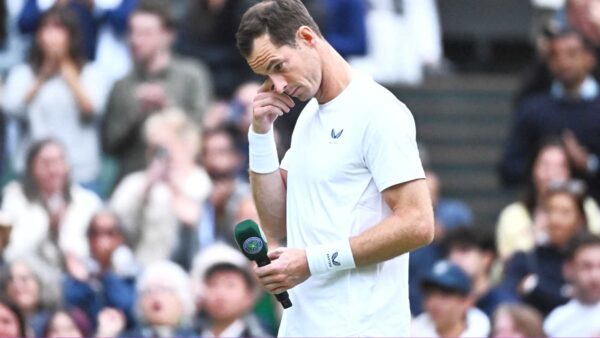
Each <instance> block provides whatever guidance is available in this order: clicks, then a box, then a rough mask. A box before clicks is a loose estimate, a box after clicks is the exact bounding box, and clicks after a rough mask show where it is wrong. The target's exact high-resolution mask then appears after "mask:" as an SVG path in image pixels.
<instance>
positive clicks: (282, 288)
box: [264, 283, 289, 294]
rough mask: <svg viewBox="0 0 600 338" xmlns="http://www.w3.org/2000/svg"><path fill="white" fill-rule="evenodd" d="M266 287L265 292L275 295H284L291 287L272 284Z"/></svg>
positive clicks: (282, 284)
mask: <svg viewBox="0 0 600 338" xmlns="http://www.w3.org/2000/svg"><path fill="white" fill-rule="evenodd" d="M264 287H265V290H267V291H269V292H270V293H273V294H277V293H282V292H284V291H286V290H288V289H289V287H288V286H287V285H285V284H284V283H271V284H267V285H265V286H264Z"/></svg>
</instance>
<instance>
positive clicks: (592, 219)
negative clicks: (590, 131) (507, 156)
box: [496, 139, 600, 260]
mask: <svg viewBox="0 0 600 338" xmlns="http://www.w3.org/2000/svg"><path fill="white" fill-rule="evenodd" d="M530 163H531V164H530V165H529V166H528V167H529V168H531V169H530V170H528V172H529V173H530V174H529V175H528V177H529V179H528V181H529V182H528V184H527V187H526V191H525V194H524V196H523V197H524V198H523V199H522V200H521V201H519V202H514V203H511V204H510V205H508V206H506V207H505V208H504V209H503V210H502V211H501V212H500V216H499V218H498V224H497V226H496V240H497V245H498V251H499V254H500V257H501V258H502V259H503V260H506V259H507V258H508V257H510V256H511V255H512V254H513V253H515V252H516V251H529V250H531V249H532V248H533V246H534V244H535V242H536V240H544V239H545V238H546V237H547V235H546V232H545V228H546V223H547V220H546V216H545V213H544V212H543V211H542V205H541V204H542V201H543V197H544V195H545V194H546V192H547V190H548V186H549V185H550V184H552V183H560V182H566V181H567V180H569V179H570V178H571V167H570V165H569V159H568V155H567V150H566V149H565V147H564V145H563V144H562V142H560V140H558V139H554V140H552V139H550V140H547V141H545V142H544V143H543V144H542V145H541V147H540V148H539V150H538V152H537V154H536V155H535V156H534V157H533V160H532V161H530ZM584 209H585V215H586V218H587V220H588V223H587V225H588V229H589V230H590V231H591V232H593V233H599V232H600V209H599V208H598V205H597V203H596V201H594V199H593V198H591V197H587V196H586V198H585V200H584Z"/></svg>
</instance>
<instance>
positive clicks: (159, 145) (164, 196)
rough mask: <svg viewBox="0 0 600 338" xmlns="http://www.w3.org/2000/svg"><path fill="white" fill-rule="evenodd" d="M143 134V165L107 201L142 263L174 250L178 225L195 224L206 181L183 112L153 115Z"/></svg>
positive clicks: (193, 130) (193, 131) (194, 132)
mask: <svg viewBox="0 0 600 338" xmlns="http://www.w3.org/2000/svg"><path fill="white" fill-rule="evenodd" d="M144 132H145V137H146V141H147V144H148V147H147V149H148V152H147V154H148V163H149V164H148V167H147V168H146V170H144V171H139V172H135V173H132V174H129V175H128V176H126V177H125V178H124V179H123V181H122V182H121V183H120V184H119V185H118V186H117V188H116V189H115V192H114V194H113V196H112V198H111V200H110V205H111V207H112V208H113V210H114V211H115V212H116V213H117V215H119V217H120V218H121V220H122V221H123V226H124V228H125V231H126V232H127V234H128V237H129V238H130V239H131V241H132V247H133V250H134V252H135V255H136V257H137V259H138V260H139V261H140V262H141V263H142V264H143V265H146V264H148V263H150V262H153V261H157V260H163V259H168V258H169V257H170V256H171V255H172V254H174V250H175V249H176V248H177V246H178V234H179V232H180V227H189V228H192V229H193V228H196V226H197V224H198V222H199V221H200V217H201V216H202V205H203V204H204V202H205V201H206V199H207V198H208V197H209V194H210V192H211V182H210V178H209V177H208V175H207V174H206V172H205V171H204V169H203V168H202V167H200V166H199V165H197V164H196V163H195V159H196V156H197V154H198V151H199V147H200V144H199V140H200V131H199V129H198V127H196V125H195V124H194V123H193V122H192V121H191V120H190V118H188V117H187V116H186V115H185V114H184V113H183V112H181V111H179V110H177V109H174V108H170V109H166V110H164V111H162V112H160V113H156V114H154V115H152V117H150V118H149V119H148V120H147V121H146V123H145V126H144Z"/></svg>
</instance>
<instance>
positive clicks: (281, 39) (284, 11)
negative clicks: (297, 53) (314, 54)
mask: <svg viewBox="0 0 600 338" xmlns="http://www.w3.org/2000/svg"><path fill="white" fill-rule="evenodd" d="M302 26H308V27H310V28H311V29H312V30H313V31H315V32H316V33H317V34H318V35H319V36H321V37H322V35H321V31H320V30H319V26H317V24H316V23H315V20H314V19H313V18H312V17H311V16H310V14H309V13H308V10H307V9H306V7H305V6H304V4H303V3H302V2H301V1H300V0H265V1H263V2H260V3H258V4H256V5H254V6H252V7H251V8H250V9H248V11H246V13H245V14H244V16H243V17H242V21H241V23H240V27H239V28H238V31H237V33H236V39H237V47H238V49H239V50H240V52H241V53H242V55H243V56H244V57H248V56H250V54H252V48H253V44H254V39H256V38H258V37H259V36H261V35H263V34H268V35H269V38H270V39H271V42H273V44H275V45H276V46H278V47H281V46H284V45H288V46H295V45H296V32H297V31H298V29H299V28H300V27H302Z"/></svg>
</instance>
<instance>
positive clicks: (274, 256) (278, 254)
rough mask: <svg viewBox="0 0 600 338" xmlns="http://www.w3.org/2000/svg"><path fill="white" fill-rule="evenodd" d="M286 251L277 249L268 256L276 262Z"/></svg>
mask: <svg viewBox="0 0 600 338" xmlns="http://www.w3.org/2000/svg"><path fill="white" fill-rule="evenodd" d="M284 251H285V249H284V248H277V249H275V250H273V251H269V253H268V254H267V256H269V258H270V259H271V260H275V259H277V258H279V257H281V255H282V254H283V252H284Z"/></svg>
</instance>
